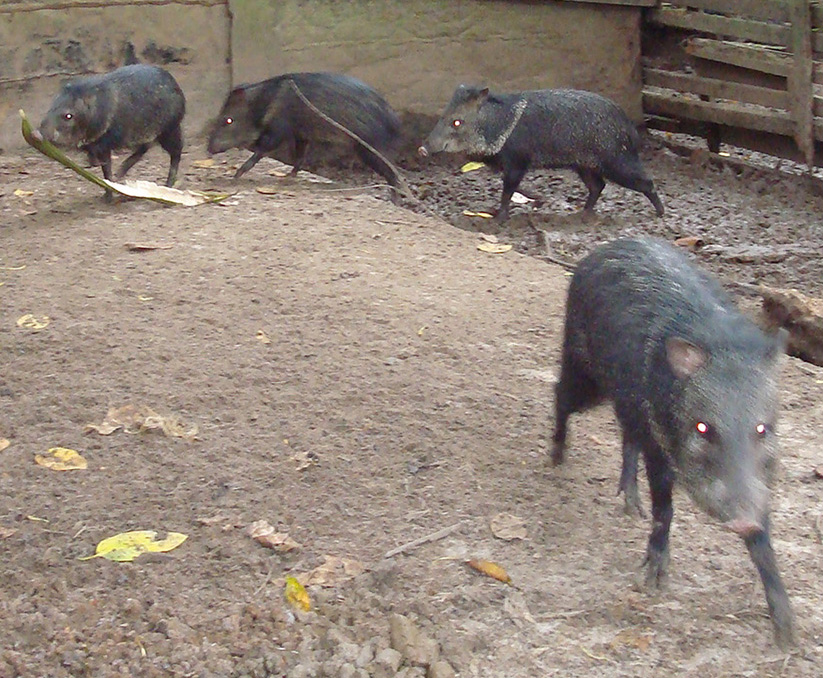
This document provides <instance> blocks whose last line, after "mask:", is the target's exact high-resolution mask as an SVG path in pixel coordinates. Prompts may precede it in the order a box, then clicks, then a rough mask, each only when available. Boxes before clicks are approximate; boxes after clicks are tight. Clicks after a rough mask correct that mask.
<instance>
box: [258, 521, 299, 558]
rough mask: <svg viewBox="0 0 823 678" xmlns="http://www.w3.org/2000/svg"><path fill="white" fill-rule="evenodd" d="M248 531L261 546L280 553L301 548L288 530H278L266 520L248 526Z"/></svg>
mask: <svg viewBox="0 0 823 678" xmlns="http://www.w3.org/2000/svg"><path fill="white" fill-rule="evenodd" d="M246 533H247V534H248V535H249V536H250V537H251V538H252V539H254V540H255V541H256V542H257V543H258V544H260V545H261V546H265V547H266V548H267V549H273V550H275V551H278V552H280V553H288V552H289V551H294V550H295V549H299V548H300V546H301V545H300V544H298V543H297V542H296V541H294V539H292V538H291V537H290V536H289V535H288V533H286V532H277V531H275V529H274V527H273V526H272V525H270V524H269V522H268V521H266V520H256V521H255V522H253V523H252V524H251V525H249V526H248V528H246Z"/></svg>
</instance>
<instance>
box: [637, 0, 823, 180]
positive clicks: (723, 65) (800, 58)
mask: <svg viewBox="0 0 823 678" xmlns="http://www.w3.org/2000/svg"><path fill="white" fill-rule="evenodd" d="M642 52H643V108H644V111H645V112H646V114H647V115H648V116H650V118H649V125H650V126H652V127H657V128H662V129H669V130H678V131H685V132H689V133H697V134H700V135H702V136H705V137H706V138H707V140H708V142H709V148H710V149H711V150H713V151H717V150H718V148H719V145H720V142H721V141H722V142H728V143H733V144H736V145H741V146H744V147H748V148H753V149H756V150H764V151H766V152H770V153H773V154H776V155H779V156H783V157H788V158H792V159H796V160H800V161H802V162H805V163H806V164H807V165H808V166H809V167H812V166H813V165H814V164H815V162H817V164H823V152H822V150H821V145H820V144H819V143H818V144H816V142H821V141H823V7H821V6H818V3H817V2H815V1H814V0H682V1H676V2H667V3H659V4H658V6H657V7H656V8H654V9H650V10H648V11H647V13H646V17H645V21H644V26H643V47H642ZM816 145H817V146H818V148H816Z"/></svg>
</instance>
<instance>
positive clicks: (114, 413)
mask: <svg viewBox="0 0 823 678" xmlns="http://www.w3.org/2000/svg"><path fill="white" fill-rule="evenodd" d="M121 428H122V429H123V430H124V431H125V432H126V433H140V432H141V431H162V432H163V434H164V435H166V436H168V437H170V438H184V439H185V440H194V438H195V436H196V435H197V426H196V425H195V424H191V425H185V424H183V422H182V421H181V420H180V419H179V417H177V416H176V415H170V416H166V417H164V416H162V415H160V414H158V413H157V412H155V411H154V410H152V409H151V408H150V407H147V406H146V405H132V404H129V405H123V407H112V408H110V409H109V411H108V413H107V414H106V418H105V419H104V420H103V421H102V422H101V423H100V424H86V431H97V433H99V434H100V435H104V436H107V435H111V434H112V433H114V432H115V431H117V430H118V429H121Z"/></svg>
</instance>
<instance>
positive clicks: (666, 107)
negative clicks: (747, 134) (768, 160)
mask: <svg viewBox="0 0 823 678" xmlns="http://www.w3.org/2000/svg"><path fill="white" fill-rule="evenodd" d="M643 110H644V111H646V112H647V113H652V114H654V113H657V114H659V115H667V116H671V117H675V118H690V119H692V120H702V121H704V122H714V123H719V124H721V125H730V126H732V127H745V128H747V129H754V130H760V131H762V132H772V133H774V134H782V135H783V136H789V137H790V136H792V134H793V133H794V129H795V125H794V121H793V120H792V118H791V116H790V115H789V113H787V112H785V111H777V110H773V109H767V108H763V109H759V110H755V109H754V108H752V107H746V106H745V105H744V104H733V103H723V102H714V101H700V100H699V99H688V98H686V97H678V96H675V95H671V94H660V93H657V92H651V91H649V90H647V89H644V90H643Z"/></svg>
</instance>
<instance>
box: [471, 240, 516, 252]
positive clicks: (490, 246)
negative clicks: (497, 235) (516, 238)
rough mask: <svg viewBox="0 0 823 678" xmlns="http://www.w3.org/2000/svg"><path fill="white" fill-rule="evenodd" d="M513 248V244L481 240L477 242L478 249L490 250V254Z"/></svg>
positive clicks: (482, 250)
mask: <svg viewBox="0 0 823 678" xmlns="http://www.w3.org/2000/svg"><path fill="white" fill-rule="evenodd" d="M511 248H512V246H511V245H504V244H502V243H495V242H481V243H478V244H477V249H479V250H480V251H481V252H488V253H489V254H503V253H504V252H508V251H509V250H510V249H511Z"/></svg>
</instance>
